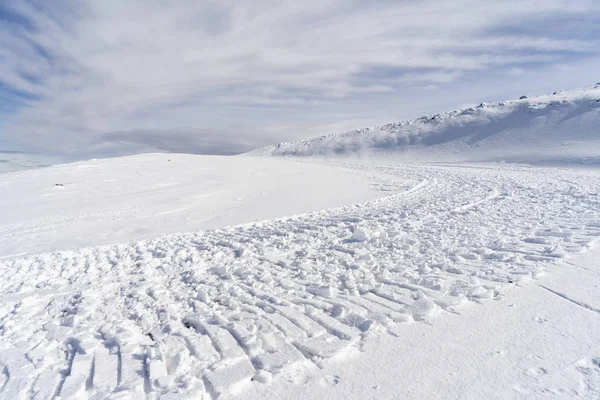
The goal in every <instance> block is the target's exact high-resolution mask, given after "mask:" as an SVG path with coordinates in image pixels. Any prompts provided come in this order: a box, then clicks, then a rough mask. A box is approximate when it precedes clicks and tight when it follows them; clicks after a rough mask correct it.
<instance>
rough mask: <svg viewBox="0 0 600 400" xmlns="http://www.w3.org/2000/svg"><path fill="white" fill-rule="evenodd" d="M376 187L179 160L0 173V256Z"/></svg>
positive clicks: (285, 168)
mask: <svg viewBox="0 0 600 400" xmlns="http://www.w3.org/2000/svg"><path fill="white" fill-rule="evenodd" d="M382 190H390V189H389V188H388V185H387V184H385V182H383V183H382V181H381V180H380V179H379V180H378V179H377V177H376V176H374V175H373V174H371V175H369V176H367V175H361V176H357V175H356V174H351V173H349V172H347V171H344V170H342V169H332V168H328V167H324V166H321V165H316V164H312V163H311V164H308V163H298V162H290V161H285V160H277V159H249V158H245V157H218V156H194V155H184V154H169V155H166V154H146V155H138V156H131V157H122V158H114V159H103V160H92V161H85V162H80V163H75V164H65V165H55V166H53V167H50V168H42V169H35V170H28V171H20V172H18V173H9V174H0V215H1V216H0V259H2V258H7V257H14V256H23V255H27V254H34V253H40V252H46V251H53V250H67V249H77V248H80V247H87V246H94V245H102V244H114V243H120V242H126V241H131V240H141V239H150V238H153V237H155V236H160V235H165V234H170V233H176V232H194V231H198V230H201V229H215V228H223V227H226V226H229V225H237V224H242V223H248V222H254V221H257V220H264V219H271V218H275V217H282V216H286V215H295V214H300V213H306V212H309V211H316V210H321V209H324V208H330V207H336V206H341V205H344V204H349V203H354V202H362V201H366V200H370V199H373V198H375V197H377V196H381V193H382V192H381V191H382ZM315 194H318V195H315Z"/></svg>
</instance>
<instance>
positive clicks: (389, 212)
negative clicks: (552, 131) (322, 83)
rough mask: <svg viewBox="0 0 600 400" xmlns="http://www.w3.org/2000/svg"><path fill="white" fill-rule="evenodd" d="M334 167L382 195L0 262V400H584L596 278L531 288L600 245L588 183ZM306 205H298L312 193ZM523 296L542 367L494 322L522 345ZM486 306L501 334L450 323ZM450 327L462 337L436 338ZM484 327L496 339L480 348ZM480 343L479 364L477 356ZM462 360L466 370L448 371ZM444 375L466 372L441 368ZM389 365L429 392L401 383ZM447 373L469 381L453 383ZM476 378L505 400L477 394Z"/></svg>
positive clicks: (542, 171)
mask: <svg viewBox="0 0 600 400" xmlns="http://www.w3.org/2000/svg"><path fill="white" fill-rule="evenodd" d="M343 166H344V167H345V168H346V169H347V170H353V171H354V176H355V177H356V178H357V179H358V178H359V177H362V176H369V175H373V174H375V175H377V176H380V177H381V176H386V177H387V179H386V181H387V182H389V183H390V184H391V185H392V186H393V187H394V188H395V189H394V191H393V192H392V193H391V195H390V196H388V197H386V198H380V199H376V200H372V201H368V202H364V203H360V204H355V205H352V206H344V207H339V208H335V209H326V210H321V211H317V212H314V213H310V214H306V215H300V216H296V217H292V218H281V219H275V220H271V221H263V222H260V223H254V224H247V225H244V226H239V227H234V228H228V229H222V230H215V231H203V232H198V233H187V234H176V235H170V236H163V237H158V238H154V239H150V240H144V241H138V242H135V243H129V244H120V245H112V246H105V247H92V248H86V249H81V250H76V251H61V252H54V253H45V254H38V255H30V256H28V257H23V258H12V259H6V260H0V327H1V329H0V371H2V372H1V373H0V398H2V399H4V398H6V399H31V398H33V399H49V398H52V397H53V396H55V395H60V397H61V398H62V399H88V398H93V399H105V398H107V399H122V398H128V399H144V398H146V399H186V398H187V399H202V398H204V399H216V398H219V399H227V398H233V397H235V398H246V395H248V396H250V395H252V397H258V398H260V397H261V393H262V395H263V396H266V397H267V398H273V397H274V396H277V398H280V397H281V398H288V399H295V400H296V399H301V398H325V397H323V396H324V395H326V398H332V399H350V398H357V399H358V398H360V399H362V398H408V399H411V398H412V399H419V398H427V397H428V396H427V394H429V395H431V396H434V397H436V396H438V395H441V397H443V398H452V397H451V396H449V395H450V394H451V393H457V394H458V396H459V397H460V398H466V399H479V398H482V397H484V398H485V397H486V396H485V394H490V393H491V394H492V396H491V397H489V398H506V397H509V398H517V399H528V398H532V396H533V397H534V398H544V397H546V398H559V399H560V398H565V399H566V398H573V397H579V398H584V399H597V398H598V396H599V395H600V389H599V387H600V386H599V385H598V382H600V378H599V377H600V367H599V365H600V361H598V356H599V355H600V342H598V341H597V340H596V341H594V337H596V336H594V335H595V334H596V331H595V329H596V327H597V326H599V325H600V323H599V321H598V319H599V318H600V311H599V310H600V299H598V297H597V296H596V294H595V293H596V292H597V291H596V292H594V289H593V288H594V286H597V285H598V276H599V275H598V274H597V272H594V269H593V268H592V266H581V267H579V266H577V267H575V268H572V269H571V271H572V272H573V275H570V276H571V278H570V279H571V280H570V281H569V285H568V287H566V286H565V284H561V285H558V286H557V285H556V282H554V283H552V282H550V283H546V282H544V281H543V279H544V273H545V271H547V270H550V271H552V270H553V269H560V268H562V267H563V266H565V265H568V264H566V263H568V262H572V261H569V258H570V257H572V256H573V255H574V254H576V253H579V252H582V251H584V250H586V249H588V248H589V247H590V246H591V245H592V244H593V242H595V241H597V240H598V238H600V197H599V196H598V187H599V182H600V171H599V170H597V169H567V168H548V167H546V168H526V167H517V166H511V165H504V166H502V165H484V166H480V165H467V164H462V165H394V164H389V165H386V164H372V163H359V162H347V163H345V164H344V165H343ZM325 172H326V170H321V173H325ZM67 188H68V186H67ZM24 190H25V189H24V188H21V189H20V190H18V191H17V190H13V192H12V194H13V196H14V198H15V199H23V198H25V196H23V195H22V193H24ZM51 190H53V189H51ZM173 190H175V189H173ZM178 190H182V189H181V188H179V189H178ZM313 190H314V191H306V192H305V193H304V194H303V196H304V197H305V198H307V197H311V196H318V195H319V194H320V190H322V189H319V188H313ZM15 201H16V200H15ZM7 211H10V210H7ZM2 215H3V216H4V215H6V213H3V214H2ZM573 260H574V259H573ZM584 272H585V273H586V275H582V273H584ZM578 279H585V280H586V281H585V282H584V283H583V284H578V283H577V282H578ZM532 285H536V286H535V287H539V288H540V291H538V292H534V293H537V294H536V296H537V297H535V299H536V301H545V300H546V299H552V300H553V301H545V305H546V306H547V307H555V308H553V310H556V311H557V313H558V314H557V318H558V320H557V321H555V322H552V324H551V325H548V327H547V330H546V331H549V332H552V331H554V333H553V335H554V336H550V337H549V339H548V341H546V342H544V343H546V344H547V345H548V346H550V348H549V349H543V348H540V347H539V346H538V347H531V346H532V345H531V341H532V340H534V339H535V337H536V336H535V335H534V336H533V339H532V337H531V331H528V332H520V334H519V335H512V334H511V332H512V329H513V328H515V327H516V326H517V325H516V324H513V323H512V321H521V322H520V323H521V325H518V326H523V327H525V328H526V327H529V328H530V327H531V324H527V322H526V321H523V320H520V319H518V318H515V316H517V315H522V314H525V315H526V316H530V315H532V316H535V317H537V316H538V315H539V314H536V313H537V312H538V311H535V313H534V314H527V312H531V309H530V308H525V309H522V308H519V307H511V306H510V305H511V304H513V305H514V304H517V305H521V304H524V303H523V302H521V301H519V302H517V301H515V302H513V300H512V297H511V296H513V294H514V292H515V291H518V290H520V289H519V287H520V286H525V287H526V288H527V287H531V286H532ZM538 285H539V286H538ZM524 293H531V292H524ZM539 293H543V294H544V295H545V296H549V297H548V298H546V297H539V296H538V295H539ZM490 303H492V304H490ZM497 304H500V305H501V306H506V307H502V310H503V311H502V314H499V317H502V316H505V317H507V318H508V321H507V322H506V324H501V323H500V322H499V321H497V320H494V321H487V322H486V321H485V320H484V321H481V323H479V322H477V321H465V320H464V319H469V318H471V319H473V318H477V319H481V318H492V319H493V318H495V315H496V314H494V310H497V309H498V307H500V306H497V307H495V306H496V305H497ZM525 304H528V303H525ZM474 307H484V309H483V310H486V308H485V307H488V308H487V310H491V312H492V313H489V312H485V311H481V312H474V311H473V309H474ZM569 307H572V308H569ZM463 310H465V311H464V314H463ZM469 310H470V311H469ZM511 310H512V311H511ZM572 310H577V314H576V315H578V316H581V315H582V314H581V313H583V315H584V317H578V318H572V316H571V315H570V314H568V313H570V312H571V311H572ZM586 313H587V314H586ZM459 314H463V315H459ZM561 314H563V316H562V317H561ZM565 314H566V315H565ZM450 315H452V316H456V317H457V318H461V319H462V320H459V322H457V323H455V324H454V325H448V324H450V322H448V318H449V316H450ZM543 315H547V314H543ZM550 315H551V313H550ZM573 315H575V314H573ZM527 318H530V317H527ZM543 319H544V318H542V319H540V322H539V323H544V322H545V321H544V320H543ZM546 319H548V318H546ZM585 319H589V322H585V323H582V321H585ZM461 321H462V322H461ZM561 321H562V324H561ZM575 322H577V323H575ZM536 323H538V322H537V321H536ZM439 324H442V325H440V326H439V327H438V328H437V329H436V332H437V333H434V334H433V335H428V336H427V337H428V338H429V339H427V340H429V341H426V340H424V339H423V340H422V339H421V338H425V332H426V331H429V330H430V328H429V327H430V326H433V327H436V326H437V325H439ZM411 325H412V326H411ZM448 326H452V330H446V329H445V328H446V327H448ZM460 326H463V327H464V328H465V329H466V330H462V329H460ZM493 327H496V329H499V332H497V333H496V334H494V332H487V333H485V334H484V333H482V332H481V331H480V330H481V329H490V328H493ZM525 328H523V329H525ZM529 328H528V329H529ZM469 329H471V330H469ZM424 330H425V331H424ZM546 331H544V332H546ZM405 332H408V335H407V339H406V340H408V342H406V341H404V342H403V341H402V338H403V337H404V335H405ZM411 332H412V333H411ZM443 332H448V333H447V335H444V334H443ZM540 332H542V331H540ZM563 335H567V336H568V341H566V342H565V341H564V340H567V339H562V336H563ZM388 336H390V337H395V338H397V339H398V340H397V341H391V340H390V339H388ZM480 336H482V340H481V342H480V343H479V342H478V343H477V345H474V346H473V348H471V347H470V346H469V343H470V342H472V341H475V342H477V340H478V338H479V337H480ZM494 337H497V338H499V339H500V338H501V340H502V342H498V343H497V345H498V347H497V348H488V347H485V346H484V345H485V344H486V343H487V344H488V345H489V346H491V345H493V344H494ZM537 337H538V338H539V335H538V336H537ZM553 338H554V340H563V342H561V343H567V344H566V345H564V346H558V345H557V344H556V343H554V342H553V341H552V339H553ZM456 340H458V341H459V342H458V343H456V342H454V341H456ZM507 340H514V341H516V342H515V343H514V345H515V346H516V347H515V348H512V347H510V346H508V345H509V343H507V342H506V341H507ZM398 341H400V342H398ZM444 341H446V342H444ZM399 343H400V344H404V345H407V344H408V343H414V345H415V346H423V347H425V348H426V349H427V351H423V352H418V351H414V350H412V351H409V350H408V349H407V350H406V351H405V352H404V353H406V356H407V357H409V358H406V359H405V357H404V356H403V354H404V353H403V352H402V351H401V350H400V351H399V350H398V349H402V347H398V346H399ZM568 343H579V344H578V345H577V346H574V345H573V346H571V345H569V344H568ZM542 344H543V343H540V345H542ZM480 345H481V346H484V347H483V349H484V350H485V351H486V353H484V354H483V355H481V357H472V356H469V357H461V354H463V353H464V352H469V351H471V350H473V351H477V350H478V349H482V347H481V346H480ZM565 346H566V347H565ZM361 350H362V352H361ZM534 350H535V352H534ZM503 351H504V353H503ZM529 351H530V352H529ZM488 352H489V353H490V354H488ZM494 352H497V353H496V354H497V355H498V357H510V360H509V359H507V362H505V363H500V362H498V363H496V364H495V365H496V366H498V367H499V366H503V367H504V368H512V367H514V366H518V367H524V368H525V369H524V371H522V372H523V373H524V374H528V375H527V376H529V377H530V378H531V379H525V378H523V379H519V380H518V381H517V382H515V383H514V384H512V383H511V381H510V380H508V381H507V380H506V376H507V375H506V374H507V373H508V372H507V371H506V370H505V369H504V370H501V371H503V372H500V370H495V369H494V368H493V366H494V362H493V357H494ZM526 352H529V353H526ZM380 354H387V355H388V356H390V357H391V356H392V355H395V358H391V359H390V358H387V359H385V358H382V357H379V355H380ZM419 354H422V355H423V356H422V358H419V356H418V355H419ZM434 354H437V355H438V357H434ZM528 355H529V356H531V359H530V361H527V360H529V358H528V357H527V356H528ZM520 356H523V358H522V359H519V357H520ZM542 356H546V358H545V359H541V357H542ZM536 357H538V358H536ZM461 359H464V360H466V362H474V361H475V360H485V361H483V362H482V364H481V365H474V366H473V365H466V364H464V365H463V364H459V365H458V367H456V370H455V371H450V370H448V369H445V368H441V367H440V366H443V365H445V364H448V365H451V366H452V365H455V363H456V362H457V360H461ZM380 360H381V361H382V363H384V364H383V365H385V366H387V367H388V368H389V371H386V374H381V375H382V376H381V377H380V379H378V380H376V382H377V383H374V385H370V381H369V380H368V379H371V376H372V374H370V373H364V372H361V371H364V370H365V369H366V370H368V371H375V370H376V368H378V362H379V361H380ZM520 360H521V361H520ZM523 360H524V361H523ZM363 362H366V363H367V364H366V365H362V363H363ZM410 363H413V364H410ZM414 363H417V364H414ZM485 363H488V364H485ZM406 364H409V365H412V366H413V367H412V369H414V370H417V369H423V370H424V371H427V372H429V373H431V374H432V375H431V376H429V375H427V374H426V373H424V374H423V375H421V378H422V379H423V378H427V377H428V376H429V378H430V379H423V381H422V382H416V381H415V382H410V379H411V378H412V376H415V375H410V374H403V373H402V369H403V368H404V365H406ZM394 366H397V367H394ZM436 366H437V368H436ZM332 368H338V369H343V370H347V371H348V373H347V374H342V375H336V374H331V371H332ZM561 368H563V369H561ZM463 370H466V371H468V374H467V375H468V376H469V377H471V378H472V379H470V380H469V381H467V382H465V381H464V380H462V379H461V378H462V376H463V375H462V372H463ZM352 371H354V372H352ZM379 371H381V369H379ZM486 371H487V372H494V373H495V374H498V377H499V378H502V379H499V380H498V381H497V382H501V383H498V384H497V385H500V389H501V392H500V393H502V394H506V395H508V396H506V397H503V396H500V397H494V392H490V391H489V390H488V389H486V387H487V386H488V385H487V384H486V377H485V376H482V375H480V374H481V373H485V372H486ZM444 372H455V375H454V376H445V375H439V374H443V373H444ZM502 374H504V375H502ZM417 376H418V375H417ZM508 376H509V377H510V376H511V375H510V374H509V375H508ZM543 377H546V378H545V379H546V380H545V381H541V379H542V378H543ZM340 379H344V381H343V382H342V384H341V385H340V390H338V391H336V390H334V389H331V388H330V387H334V386H336V385H338V384H339V383H340ZM490 379H494V377H491V378H490ZM346 380H349V381H353V382H356V385H357V387H358V386H359V387H360V388H361V389H360V391H357V392H353V391H352V390H351V388H352V385H350V389H348V386H347V381H346ZM420 384H427V385H428V386H427V387H428V388H429V389H431V390H430V391H427V390H420V389H421V388H420V387H419V385H420ZM443 384H447V385H452V386H451V387H449V389H448V390H445V389H444V387H443ZM517 384H518V386H517ZM559 384H560V385H559ZM262 385H265V386H266V387H265V388H262V387H261V386H262ZM286 385H288V386H289V385H294V386H293V387H294V389H285V388H286ZM377 385H381V387H379V388H377V387H376V386H377ZM439 385H442V386H439ZM555 385H559V386H558V389H556V390H555V391H553V390H554V389H553V388H554V387H555ZM270 386H273V388H274V389H275V390H274V391H273V392H271V391H269V387H270ZM319 387H321V388H322V390H319ZM344 388H346V389H344ZM573 388H574V390H575V391H573ZM367 389H369V390H368V391H367ZM425 389H426V388H425ZM461 389H462V390H461ZM559 389H560V390H563V391H562V392H561V391H560V390H559ZM371 390H379V391H380V393H382V395H381V396H378V394H377V393H378V392H377V391H375V392H371ZM353 393H355V394H353ZM396 393H398V395H397V396H396Z"/></svg>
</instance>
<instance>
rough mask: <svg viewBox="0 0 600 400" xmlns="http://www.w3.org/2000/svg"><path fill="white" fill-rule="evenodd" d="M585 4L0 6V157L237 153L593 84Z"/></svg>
mask: <svg viewBox="0 0 600 400" xmlns="http://www.w3.org/2000/svg"><path fill="white" fill-rule="evenodd" d="M599 42H600V2H598V1H595V0H569V1H566V0H545V1H539V0H519V1H511V0H506V1H500V2H484V1H480V0H478V1H474V0H455V1H452V2H450V1H445V0H444V1H443V0H432V1H427V2H422V1H414V0H406V1H401V0H398V1H391V0H374V1H368V2H367V1H358V0H305V1H302V2H299V1H296V0H253V1H239V0H219V1H217V0H205V1H196V0H179V1H177V0H176V1H170V2H164V1H158V0H154V1H152V0H151V1H148V0H103V1H93V0H78V1H72V0H52V1H47V0H45V1H44V0H21V1H12V0H0V151H2V150H14V149H18V150H20V151H31V152H36V153H42V154H57V155H60V156H62V157H64V158H65V159H76V158H86V157H93V156H106V155H118V154H127V153H135V152H140V151H157V150H158V151H189V152H195V153H235V152H239V151H245V150H249V149H252V148H255V147H259V146H263V145H267V144H272V143H276V142H280V141H285V140H293V139H302V138H307V137H311V136H315V135H319V134H324V133H331V132H339V131H345V130H349V129H353V128H360V127H363V126H368V125H374V124H383V123H387V122H392V121H397V120H401V119H405V118H413V117H418V116H420V115H422V114H428V113H434V112H438V111H444V110H448V109H454V108H458V107H461V106H465V105H469V104H475V103H479V102H481V101H494V100H504V99H511V98H515V97H518V96H519V95H521V94H527V95H534V94H543V93H546V92H551V91H554V90H557V89H569V88H575V87H582V86H587V85H590V84H592V83H595V82H596V81H598V80H600V75H598V72H597V71H600V54H599V52H598V49H600V43H599Z"/></svg>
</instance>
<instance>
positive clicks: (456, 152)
mask: <svg viewBox="0 0 600 400" xmlns="http://www.w3.org/2000/svg"><path fill="white" fill-rule="evenodd" d="M590 146H592V148H590ZM599 148H600V83H599V84H596V85H594V86H592V87H589V88H585V89H579V90H571V91H561V92H555V93H554V94H552V95H548V96H540V97H534V98H530V99H527V98H526V99H519V100H512V101H505V102H500V103H482V104H480V105H479V106H477V107H471V108H466V109H462V110H457V111H452V112H444V113H440V114H436V115H430V116H424V117H422V118H418V119H415V120H410V121H403V122H398V123H392V124H388V125H383V126H376V127H373V128H365V129H359V130H354V131H350V132H346V133H341V134H330V135H326V136H322V137H318V138H314V139H309V140H303V141H295V142H288V143H280V144H278V145H276V146H270V147H265V148H262V149H258V150H256V151H254V152H251V153H250V154H254V155H257V154H258V155H276V156H286V155H287V156H289V155H292V156H330V155H345V156H347V155H359V156H365V155H377V154H399V153H400V154H403V155H404V156H407V157H411V158H412V159H417V160H420V161H423V160H424V159H430V160H431V159H433V160H445V161H448V160H459V159H471V160H473V159H478V160H489V159H500V160H512V159H517V160H527V161H532V160H533V161H551V160H554V159H557V158H558V159H570V158H581V157H591V158H593V160H591V161H589V160H588V162H594V163H598V161H599V160H600V155H599V154H598V149H599Z"/></svg>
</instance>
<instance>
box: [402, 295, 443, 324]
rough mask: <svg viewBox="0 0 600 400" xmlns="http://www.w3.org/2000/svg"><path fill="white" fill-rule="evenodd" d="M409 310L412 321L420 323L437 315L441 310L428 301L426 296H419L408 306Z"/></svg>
mask: <svg viewBox="0 0 600 400" xmlns="http://www.w3.org/2000/svg"><path fill="white" fill-rule="evenodd" d="M410 310H411V311H412V313H413V317H414V319H416V320H417V321H420V320H423V319H425V318H427V317H431V316H434V315H436V314H438V313H439V312H440V310H441V308H440V307H439V306H438V305H437V304H435V303H434V302H433V301H431V300H430V299H428V298H427V296H425V295H421V297H420V298H419V299H418V300H416V301H415V302H414V303H413V304H412V305H411V306H410Z"/></svg>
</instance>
